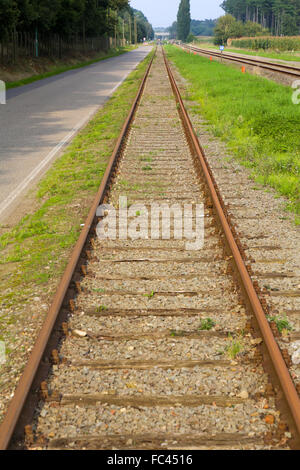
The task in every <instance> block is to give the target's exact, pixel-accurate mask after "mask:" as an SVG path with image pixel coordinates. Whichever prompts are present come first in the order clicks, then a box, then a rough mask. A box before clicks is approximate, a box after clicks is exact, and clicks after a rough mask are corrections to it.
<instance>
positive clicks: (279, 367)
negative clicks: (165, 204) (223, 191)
mask: <svg viewBox="0 0 300 470" xmlns="http://www.w3.org/2000/svg"><path fill="white" fill-rule="evenodd" d="M164 57H165V64H166V67H167V70H168V75H169V78H170V81H171V84H172V88H173V90H174V94H175V97H176V100H177V102H178V103H179V106H180V112H181V116H182V120H183V124H184V127H185V128H186V129H187V133H188V138H189V141H190V143H191V144H192V147H193V149H194V151H195V152H196V155H197V157H198V158H199V160H200V164H201V168H202V171H203V174H204V177H205V179H206V183H207V185H208V188H209V192H210V195H211V198H212V202H213V205H214V208H215V211H216V213H217V216H218V218H219V221H220V223H221V225H222V228H223V231H224V234H225V237H226V240H227V243H228V246H229V247H230V250H231V253H232V256H233V258H234V261H235V265H236V267H237V269H238V272H239V275H240V278H241V280H242V283H243V287H244V289H245V292H246V293H247V296H248V300H249V303H250V305H251V307H252V310H253V313H254V314H255V317H256V320H257V322H258V325H259V328H260V331H261V334H262V337H263V339H264V341H265V344H266V347H267V350H268V353H269V356H270V358H271V361H272V365H273V367H274V370H275V371H276V374H277V377H278V379H279V382H280V385H281V387H282V390H283V393H284V395H285V398H286V401H287V403H288V406H289V409H290V411H291V414H292V416H293V419H294V422H295V426H296V428H297V430H298V433H299V435H300V399H299V396H298V393H297V390H296V387H295V385H294V383H293V381H292V378H291V376H290V373H289V370H288V368H287V366H286V363H285V361H284V359H283V356H282V354H281V351H280V349H279V347H278V344H277V342H276V340H275V338H274V335H273V333H272V330H271V328H270V325H269V322H268V320H267V318H266V315H265V313H264V310H263V307H262V305H261V302H260V300H259V298H258V295H257V293H256V290H255V288H254V285H253V283H252V280H251V277H250V275H249V273H248V271H247V268H246V266H245V263H244V260H243V258H242V256H241V253H240V250H239V248H238V246H237V243H236V241H235V238H234V236H233V233H232V231H231V228H230V225H229V223H228V220H227V218H226V215H225V214H224V210H223V208H222V202H221V200H220V196H219V195H218V192H217V190H216V188H217V185H216V182H215V181H214V178H213V176H212V173H211V170H210V167H209V164H208V162H207V159H206V157H205V154H204V151H203V149H202V148H201V146H200V143H199V140H198V138H197V137H196V134H195V131H194V129H193V125H192V123H191V120H190V118H189V116H188V114H187V111H186V109H185V106H184V104H183V101H182V98H181V95H180V92H179V89H178V87H177V84H176V82H175V79H174V76H173V74H172V71H171V68H170V65H169V63H168V60H167V58H166V55H165V54H164Z"/></svg>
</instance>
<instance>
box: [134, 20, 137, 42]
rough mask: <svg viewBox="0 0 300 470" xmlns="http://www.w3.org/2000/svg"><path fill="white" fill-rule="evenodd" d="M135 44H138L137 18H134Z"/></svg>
mask: <svg viewBox="0 0 300 470" xmlns="http://www.w3.org/2000/svg"><path fill="white" fill-rule="evenodd" d="M134 44H137V24H136V16H135V17H134Z"/></svg>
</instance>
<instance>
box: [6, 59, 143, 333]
mask: <svg viewBox="0 0 300 470" xmlns="http://www.w3.org/2000/svg"><path fill="white" fill-rule="evenodd" d="M149 60H150V56H148V57H147V58H146V59H145V60H144V61H143V62H142V63H141V64H140V65H139V66H138V67H137V69H136V70H135V71H133V72H132V73H131V74H130V75H129V77H128V78H127V80H125V82H124V83H123V84H122V85H121V86H120V88H119V89H118V90H117V91H116V92H115V94H114V95H113V97H112V98H111V99H110V100H109V101H108V102H107V103H106V104H105V105H104V107H103V108H102V109H101V110H99V111H98V113H97V114H96V115H95V117H94V118H93V119H92V120H91V121H90V122H89V124H88V125H87V126H86V127H85V128H84V129H83V130H82V131H81V132H80V133H79V134H78V135H77V136H76V137H75V139H74V140H73V142H72V143H71V145H70V146H69V147H68V149H67V150H66V152H65V153H64V154H63V156H62V157H61V158H59V159H58V160H57V161H56V162H55V163H54V164H53V166H52V168H51V169H50V170H49V171H48V173H47V174H46V176H45V177H44V178H43V179H42V180H41V182H40V183H39V185H38V190H37V192H36V194H35V195H33V197H34V198H35V200H36V204H37V207H38V209H37V210H36V211H35V212H33V213H32V214H30V215H27V216H25V217H24V218H23V219H22V220H21V221H20V222H19V223H18V224H17V225H16V226H15V227H14V228H13V229H11V230H9V231H7V232H5V231H4V229H3V228H2V235H1V236H0V282H1V291H0V309H1V307H3V308H7V307H12V306H14V305H15V304H16V303H18V304H20V303H22V304H24V305H25V304H26V302H28V299H30V295H31V293H32V292H35V291H36V289H37V288H38V286H40V287H39V289H40V291H41V293H42V294H43V293H44V294H47V295H49V289H50V288H51V287H52V288H53V283H55V282H56V281H57V280H58V279H59V277H60V276H61V273H62V272H63V271H64V269H65V266H66V263H67V258H68V254H69V253H70V250H71V249H72V247H73V246H74V244H75V242H76V241H77V239H78V236H79V233H80V231H81V228H82V227H81V224H82V223H83V222H84V220H85V218H86V216H87V213H88V211H89V207H90V204H91V202H92V200H93V198H94V196H95V194H96V192H97V189H98V187H99V185H100V182H101V179H102V176H103V174H104V172H105V169H106V165H107V162H108V160H109V157H110V155H111V153H112V150H113V147H114V144H115V142H116V139H117V138H118V135H119V132H120V130H121V128H122V125H123V123H124V121H125V118H126V116H127V114H128V112H129V110H130V107H131V104H132V102H133V99H134V97H135V95H136V93H137V90H138V87H139V84H140V80H141V78H142V76H143V75H144V73H145V70H146V67H147V65H148V63H149ZM3 232H4V233H3ZM29 301H30V300H29ZM4 317H5V315H4V316H3V317H2V318H0V326H1V327H2V326H3V322H5V321H8V320H9V319H8V318H5V319H4Z"/></svg>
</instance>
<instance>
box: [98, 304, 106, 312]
mask: <svg viewBox="0 0 300 470" xmlns="http://www.w3.org/2000/svg"><path fill="white" fill-rule="evenodd" d="M105 310H107V307H106V306H105V305H100V307H97V308H96V312H97V313H100V312H104V311H105Z"/></svg>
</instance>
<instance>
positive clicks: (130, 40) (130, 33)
mask: <svg viewBox="0 0 300 470" xmlns="http://www.w3.org/2000/svg"><path fill="white" fill-rule="evenodd" d="M129 43H130V45H131V44H132V32H131V15H129Z"/></svg>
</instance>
